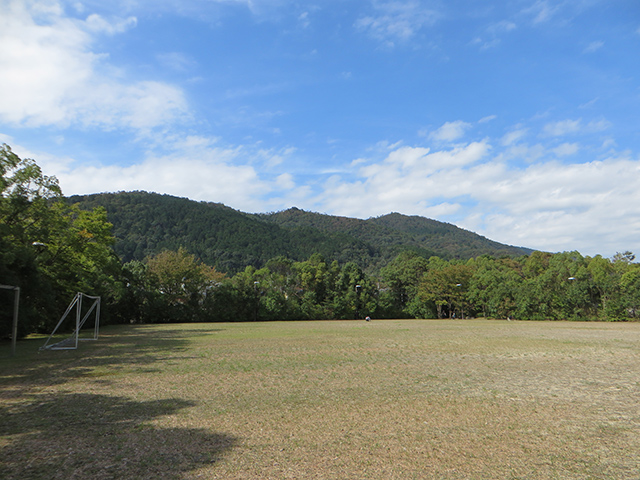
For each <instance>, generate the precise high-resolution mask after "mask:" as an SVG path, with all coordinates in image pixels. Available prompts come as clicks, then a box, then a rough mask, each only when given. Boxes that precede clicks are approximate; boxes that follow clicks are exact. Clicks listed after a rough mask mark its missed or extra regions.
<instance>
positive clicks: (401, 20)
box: [354, 1, 440, 46]
mask: <svg viewBox="0 0 640 480" xmlns="http://www.w3.org/2000/svg"><path fill="white" fill-rule="evenodd" d="M372 7H373V12H372V13H371V14H370V15H362V16H360V17H359V18H358V19H357V20H356V22H355V24H354V26H355V28H356V29H357V30H359V31H361V32H364V33H367V34H368V35H371V36H372V37H373V38H376V39H377V40H380V41H382V42H384V43H385V44H387V45H389V46H393V45H395V44H396V43H397V42H406V41H407V40H409V39H411V38H412V37H413V36H414V35H416V33H417V32H419V31H420V30H421V29H423V28H425V27H428V26H431V25H433V24H434V23H436V21H437V20H438V19H439V18H440V13H439V12H438V11H437V10H436V9H434V8H431V7H428V6H425V5H424V3H423V2H418V1H374V2H373V5H372Z"/></svg>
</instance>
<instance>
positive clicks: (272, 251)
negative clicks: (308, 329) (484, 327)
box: [68, 192, 532, 274]
mask: <svg viewBox="0 0 640 480" xmlns="http://www.w3.org/2000/svg"><path fill="white" fill-rule="evenodd" d="M68 202H69V204H77V205H78V206H79V207H80V208H82V209H84V210H91V209H94V208H96V207H103V208H104V209H105V210H106V212H107V217H108V220H109V222H111V223H112V224H113V233H114V236H115V237H116V239H117V242H116V244H115V247H114V248H115V251H116V253H117V254H118V255H119V256H120V258H121V259H122V260H123V261H125V262H128V261H131V260H143V259H144V258H145V257H147V256H149V255H154V254H157V253H160V252H162V251H163V250H166V249H168V250H177V249H178V248H180V247H182V248H185V249H186V250H187V251H189V252H190V253H192V254H194V255H195V256H196V257H197V258H198V259H199V260H201V261H202V262H204V263H206V264H207V265H211V266H214V267H216V269H218V270H219V271H222V272H225V273H228V274H234V273H237V272H239V271H242V270H243V269H244V268H245V267H246V266H248V265H251V266H254V267H256V268H261V267H263V266H264V265H266V263H267V262H268V261H269V260H270V259H271V258H274V257H277V256H286V257H288V258H290V259H292V260H295V261H302V260H306V259H308V258H309V257H310V256H311V255H312V254H314V253H319V254H321V255H322V256H323V257H325V258H329V259H332V260H337V261H338V262H339V263H340V264H344V263H347V262H354V263H356V264H357V265H358V266H359V267H360V268H362V269H363V270H365V271H366V272H367V273H371V274H375V273H377V272H378V271H379V269H380V268H381V267H383V266H385V265H386V264H387V263H389V262H390V261H391V260H392V259H393V258H394V257H395V256H397V255H398V254H399V253H400V252H403V251H407V250H410V251H413V252H415V253H418V254H419V255H421V256H423V257H425V258H429V257H431V256H438V257H441V258H444V259H453V258H457V259H469V258H473V257H477V256H479V255H484V254H488V255H492V256H505V255H506V256H521V255H524V254H529V253H531V252H532V250H529V249H525V248H518V247H511V246H507V245H502V244H500V243H497V242H493V241H491V240H489V239H487V238H484V237H482V236H480V235H477V234H475V233H473V232H469V231H467V230H463V229H461V228H458V227H456V226H455V225H451V224H447V223H443V222H438V221H436V220H431V219H428V218H424V217H417V216H414V217H410V216H406V215H401V214H399V213H392V214H389V215H385V216H382V217H378V218H370V219H368V220H359V219H355V218H346V217H338V216H333V215H324V214H320V213H313V212H306V211H303V210H300V209H298V208H295V207H294V208H290V209H289V210H285V211H282V212H276V213H268V214H266V213H265V214H248V213H243V212H239V211H237V210H233V209H232V208H229V207H226V206H224V205H221V204H216V203H206V202H195V201H193V200H189V199H186V198H177V197H173V196H170V195H158V194H153V193H146V192H119V193H103V194H95V195H86V196H73V197H70V198H69V199H68Z"/></svg>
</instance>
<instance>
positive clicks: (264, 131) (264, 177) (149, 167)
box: [0, 0, 640, 257]
mask: <svg viewBox="0 0 640 480" xmlns="http://www.w3.org/2000/svg"><path fill="white" fill-rule="evenodd" d="M0 7H2V11H3V14H2V16H0V141H2V142H5V143H8V144H9V145H11V146H12V148H13V149H14V151H15V152H16V153H18V154H19V155H20V156H23V157H30V158H34V159H35V160H36V161H37V162H38V164H39V165H41V166H42V167H43V170H44V172H45V173H46V174H49V175H55V176H57V177H58V179H59V180H60V184H61V186H62V189H63V192H64V193H65V194H66V195H71V194H79V193H97V192H105V191H121V190H146V191H154V192H159V193H168V194H172V195H178V196H183V197H188V198H192V199H194V200H205V201H213V202H221V203H224V204H226V205H228V206H230V207H232V208H235V209H238V210H242V211H246V212H269V211H278V210H283V209H286V208H289V207H291V206H297V207H298V208H302V209H305V210H311V211H317V212H322V213H329V214H334V215H346V216H351V217H358V218H368V217H372V216H378V215H383V214H386V213H390V212H400V213H404V214H407V215H422V216H426V217H429V218H434V219H437V220H441V221H445V222H449V223H453V224H456V225H458V226H460V227H463V228H466V229H468V230H471V231H474V232H477V233H480V234H482V235H485V236H487V237H489V238H491V239H493V240H497V241H500V242H503V243H508V244H512V245H521V246H526V247H530V248H535V249H540V250H546V251H567V250H578V251H580V252H581V253H583V254H584V255H592V256H593V255H596V254H601V255H603V256H607V257H609V256H612V255H613V254H615V253H616V252H618V251H625V250H631V251H633V252H635V253H638V254H640V188H638V186H639V185H640V121H639V120H640V4H639V3H638V2H637V0H513V1H507V0H504V1H493V0H487V1H483V2H477V1H470V0H451V1H444V0H442V1H418V0H416V1H399V0H397V1H393V0H322V1H316V2H307V1H300V0H298V1H289V0H153V1H152V0H111V1H109V2H104V1H99V0H86V1H83V0H69V1H62V0H42V1H31V0H0Z"/></svg>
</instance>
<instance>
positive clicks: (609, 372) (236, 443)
mask: <svg viewBox="0 0 640 480" xmlns="http://www.w3.org/2000/svg"><path fill="white" fill-rule="evenodd" d="M43 343H44V339H43V338H34V339H28V340H25V341H22V342H19V343H18V352H17V355H16V357H14V358H10V357H9V354H10V346H9V345H2V347H1V348H0V389H1V390H0V409H1V411H0V461H1V463H0V478H3V479H7V480H8V479H20V480H23V479H50V478H60V479H136V478H150V479H182V478H185V479H191V478H202V479H217V478H219V479H289V478H296V479H414V478H416V479H422V478H425V479H428V478H434V479H639V478H640V404H639V403H640V323H606V324H605V323H564V322H554V323H549V322H506V321H485V320H465V321H460V320H457V321H435V320H429V321H421V320H397V321H373V322H371V323H366V322H363V321H360V322H355V321H333V322H330V321H322V322H274V323H232V324H215V323H214V324H189V325H145V326H111V327H106V328H104V329H103V330H102V331H101V336H100V339H99V340H98V341H97V342H85V343H82V344H81V347H80V348H79V349H78V350H77V351H46V352H42V353H38V352H37V350H38V347H39V346H41V345H42V344H43Z"/></svg>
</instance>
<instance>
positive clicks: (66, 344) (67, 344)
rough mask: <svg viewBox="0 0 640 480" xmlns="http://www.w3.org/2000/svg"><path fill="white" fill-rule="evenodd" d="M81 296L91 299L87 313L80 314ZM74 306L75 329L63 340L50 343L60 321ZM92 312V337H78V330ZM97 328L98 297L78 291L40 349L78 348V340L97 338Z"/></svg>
mask: <svg viewBox="0 0 640 480" xmlns="http://www.w3.org/2000/svg"><path fill="white" fill-rule="evenodd" d="M83 298H86V299H89V300H91V306H90V307H89V310H88V311H87V313H85V315H84V316H82V299H83ZM74 307H75V313H76V315H75V317H76V318H75V329H74V331H73V333H72V334H71V335H70V336H69V337H67V338H65V339H64V340H61V341H59V342H56V343H52V344H50V343H49V342H50V341H51V339H52V338H53V336H54V335H55V333H56V332H57V331H58V328H60V325H62V322H64V320H65V319H66V318H67V316H68V315H69V313H71V311H72V310H73V309H74ZM92 313H93V314H94V315H93V318H94V320H95V324H94V327H93V337H92V338H80V330H81V329H82V327H83V326H84V324H85V323H86V322H87V319H88V318H89V317H90V316H91V314H92ZM99 329H100V297H92V296H91V295H85V294H84V293H81V292H78V293H77V294H76V296H75V297H73V300H71V303H70V304H69V306H68V307H67V311H66V312H64V315H62V318H61V319H60V321H59V322H58V324H57V325H56V328H54V329H53V332H51V335H49V338H47V341H46V342H45V343H44V345H43V346H42V347H40V350H74V349H76V348H78V342H79V341H80V340H97V339H98V332H99Z"/></svg>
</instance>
